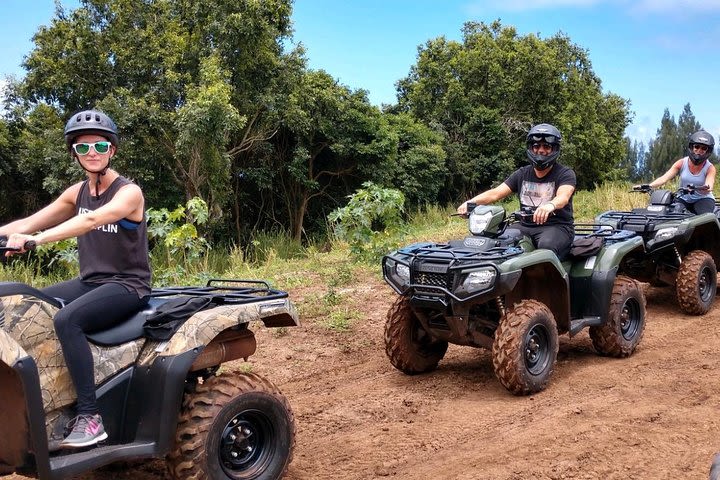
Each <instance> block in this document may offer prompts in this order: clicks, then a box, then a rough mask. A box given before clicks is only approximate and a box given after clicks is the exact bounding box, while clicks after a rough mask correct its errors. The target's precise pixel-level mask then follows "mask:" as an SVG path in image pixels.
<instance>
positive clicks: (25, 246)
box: [5, 233, 37, 257]
mask: <svg viewBox="0 0 720 480" xmlns="http://www.w3.org/2000/svg"><path fill="white" fill-rule="evenodd" d="M36 245H37V239H36V238H35V237H34V236H33V235H25V234H22V233H13V234H12V235H10V236H9V237H8V238H7V243H6V244H5V248H6V249H7V250H6V251H5V256H6V257H9V256H11V255H15V254H17V253H25V252H26V251H28V250H34V249H35V246H36Z"/></svg>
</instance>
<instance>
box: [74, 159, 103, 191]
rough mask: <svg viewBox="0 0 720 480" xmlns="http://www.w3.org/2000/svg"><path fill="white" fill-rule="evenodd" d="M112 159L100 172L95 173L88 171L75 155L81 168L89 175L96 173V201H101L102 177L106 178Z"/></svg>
mask: <svg viewBox="0 0 720 480" xmlns="http://www.w3.org/2000/svg"><path fill="white" fill-rule="evenodd" d="M111 158H112V157H111ZM111 158H109V159H108V162H107V165H105V166H104V167H103V168H102V169H101V170H98V171H97V172H93V171H92V170H88V169H87V168H85V166H84V165H83V164H82V162H81V161H80V159H79V158H78V157H77V155H75V159H76V160H77V162H78V163H79V164H80V167H81V168H82V169H83V170H85V171H86V172H88V173H94V174H95V175H96V177H95V200H100V177H102V176H104V175H105V174H106V173H107V171H108V168H110V160H111Z"/></svg>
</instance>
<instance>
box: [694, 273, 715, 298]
mask: <svg viewBox="0 0 720 480" xmlns="http://www.w3.org/2000/svg"><path fill="white" fill-rule="evenodd" d="M715 282H716V280H715V275H713V273H712V270H711V269H710V268H709V267H705V268H703V269H702V270H700V277H699V278H698V293H699V294H700V299H701V300H702V301H703V303H707V302H708V301H709V300H710V297H712V293H713V285H714V284H715Z"/></svg>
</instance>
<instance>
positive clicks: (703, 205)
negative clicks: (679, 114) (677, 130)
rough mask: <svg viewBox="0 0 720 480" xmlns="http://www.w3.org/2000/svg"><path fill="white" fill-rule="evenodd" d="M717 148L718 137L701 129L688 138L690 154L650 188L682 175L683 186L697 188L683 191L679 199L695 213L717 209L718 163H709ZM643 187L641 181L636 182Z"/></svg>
mask: <svg viewBox="0 0 720 480" xmlns="http://www.w3.org/2000/svg"><path fill="white" fill-rule="evenodd" d="M714 149H715V139H714V138H713V136H712V135H710V134H709V133H708V132H706V131H705V130H698V131H697V132H695V133H693V134H692V135H690V139H689V140H688V155H687V157H683V158H681V159H679V160H676V161H675V163H673V164H672V166H671V167H670V168H669V169H668V171H667V172H665V173H664V174H663V175H662V176H660V177H658V178H656V179H655V180H653V181H652V182H650V183H649V184H648V185H649V186H650V188H653V189H655V188H659V187H661V186H663V185H665V183H667V182H668V181H670V180H672V179H673V178H675V177H676V176H677V175H678V174H679V175H680V186H681V187H686V186H688V185H693V186H695V187H696V190H695V191H693V192H691V193H688V194H683V195H680V196H679V197H678V200H679V201H680V202H682V203H683V204H684V205H685V208H687V209H688V210H689V211H691V212H693V213H695V214H698V215H699V214H701V213H712V212H713V211H715V196H714V195H713V188H714V187H715V173H716V169H715V165H713V164H712V163H710V160H709V158H710V155H712V154H713V150H714ZM636 187H640V185H636Z"/></svg>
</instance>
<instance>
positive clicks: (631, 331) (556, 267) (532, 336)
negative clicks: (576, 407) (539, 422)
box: [382, 206, 645, 395]
mask: <svg viewBox="0 0 720 480" xmlns="http://www.w3.org/2000/svg"><path fill="white" fill-rule="evenodd" d="M468 211H469V212H470V215H469V218H468V222H469V227H470V232H471V235H470V236H468V237H466V238H464V239H461V240H454V241H450V242H448V243H416V244H413V245H409V246H407V247H405V248H402V249H400V250H397V251H395V252H392V253H390V254H388V255H386V256H385V257H384V258H383V262H382V265H383V276H384V278H385V281H386V282H387V283H388V284H389V285H390V286H391V287H392V288H393V289H394V290H395V291H396V292H397V293H398V294H399V295H400V296H399V297H398V299H397V300H396V301H395V303H394V305H393V306H392V307H391V308H390V310H389V312H388V315H387V321H386V323H385V351H386V353H387V355H388V357H389V358H390V363H392V365H393V366H394V367H395V368H397V369H398V370H400V371H402V372H404V373H406V374H409V375H412V374H417V373H422V372H428V371H431V370H433V369H435V368H436V367H437V366H438V363H439V362H440V360H441V359H442V358H443V356H444V355H445V352H446V350H447V348H448V344H449V343H453V344H457V345H468V346H472V347H480V348H487V349H490V350H491V351H492V360H493V368H494V371H495V375H496V376H497V377H498V379H499V380H500V382H501V383H502V385H503V386H504V387H505V388H507V389H508V390H509V391H510V392H512V393H513V394H516V395H527V394H531V393H534V392H539V391H541V390H543V389H544V388H545V387H546V385H547V383H548V381H549V380H550V377H551V375H552V372H553V369H554V367H555V361H556V358H557V352H558V335H560V334H564V333H568V334H569V335H570V336H574V335H576V334H577V333H579V332H580V331H581V330H583V329H584V328H585V327H590V337H591V339H592V342H593V345H594V347H595V349H596V350H597V351H598V353H600V354H602V355H607V356H612V357H626V356H629V355H630V354H632V353H633V351H634V350H635V348H636V347H637V345H638V343H639V342H640V339H641V338H642V335H643V331H644V328H645V296H644V293H643V291H642V289H641V288H640V285H639V284H638V282H636V281H635V280H632V279H630V278H627V277H625V276H621V275H618V274H617V272H618V265H619V264H620V263H621V262H622V260H623V258H624V257H625V256H626V255H628V254H629V253H630V252H633V251H635V250H638V249H640V250H642V248H643V245H642V239H641V238H640V237H638V236H637V235H635V234H633V233H632V232H627V231H622V230H616V229H613V228H610V227H603V228H598V227H597V226H592V225H587V226H576V234H577V236H576V242H575V247H574V257H573V258H571V259H570V260H567V261H564V262H560V261H559V260H558V258H557V256H556V255H555V254H554V253H553V252H552V251H550V250H545V249H535V248H534V247H533V245H532V242H531V241H530V239H529V238H528V237H526V236H524V235H522V234H521V233H520V231H519V230H516V229H511V228H507V227H508V225H511V223H512V222H514V221H516V220H517V219H518V217H520V216H522V215H525V214H514V215H513V216H512V217H511V218H510V220H506V219H505V217H506V213H505V210H504V209H503V208H502V207H499V206H478V207H475V208H473V206H469V207H468ZM526 214H527V215H530V216H531V215H532V212H531V211H530V212H526Z"/></svg>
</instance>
